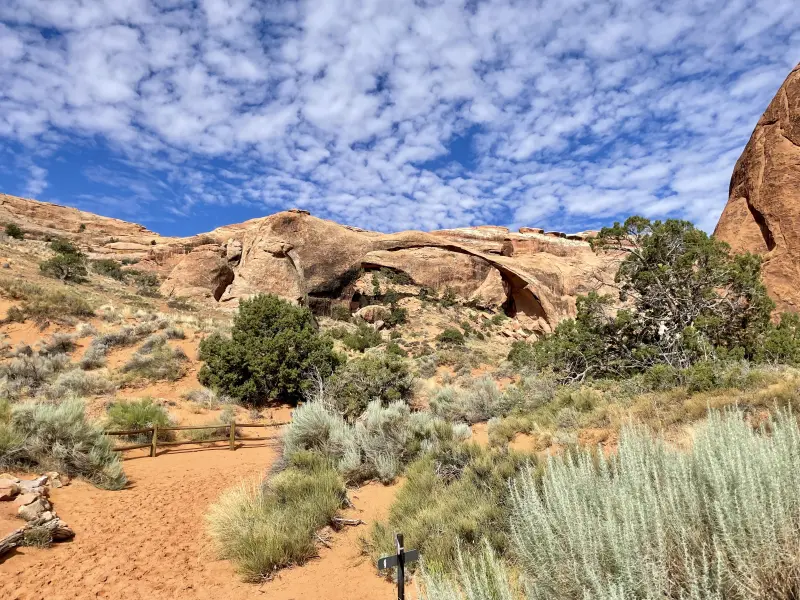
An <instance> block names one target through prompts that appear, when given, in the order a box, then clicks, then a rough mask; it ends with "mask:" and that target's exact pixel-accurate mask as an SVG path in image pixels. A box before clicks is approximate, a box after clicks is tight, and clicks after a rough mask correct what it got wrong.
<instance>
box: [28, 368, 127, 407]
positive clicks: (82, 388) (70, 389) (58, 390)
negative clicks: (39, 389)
mask: <svg viewBox="0 0 800 600" xmlns="http://www.w3.org/2000/svg"><path fill="white" fill-rule="evenodd" d="M114 390H115V386H114V383H113V382H112V381H111V380H110V379H108V377H106V376H105V375H103V374H102V373H87V372H86V371H82V370H80V369H73V370H71V371H63V372H61V373H59V375H58V376H57V377H56V379H55V381H53V382H52V383H49V384H47V385H46V386H44V388H43V391H44V396H45V398H47V399H48V400H62V399H64V398H67V397H83V396H98V395H101V394H109V393H111V392H113V391H114Z"/></svg>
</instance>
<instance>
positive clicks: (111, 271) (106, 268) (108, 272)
mask: <svg viewBox="0 0 800 600" xmlns="http://www.w3.org/2000/svg"><path fill="white" fill-rule="evenodd" d="M90 264H91V267H92V271H94V272H95V273H98V274H99V275H104V276H106V277H111V278H112V279H116V280H117V281H124V279H125V271H123V270H122V265H121V264H120V263H118V262H117V261H115V260H113V259H110V258H102V259H100V260H93V261H92V262H91V263H90Z"/></svg>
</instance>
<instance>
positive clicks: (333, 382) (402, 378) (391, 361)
mask: <svg viewBox="0 0 800 600" xmlns="http://www.w3.org/2000/svg"><path fill="white" fill-rule="evenodd" d="M413 392H414V377H413V376H412V375H411V372H410V371H409V369H408V365H407V364H406V362H405V361H403V360H401V359H399V358H396V357H394V356H391V355H386V354H376V355H372V356H364V357H363V358H356V359H353V360H349V361H348V362H347V363H346V364H344V365H342V366H341V367H339V368H338V369H337V370H336V371H335V372H334V374H333V375H332V376H331V377H330V379H328V382H327V385H326V393H327V396H328V398H329V401H330V402H331V403H332V404H333V405H334V406H335V407H336V408H337V410H339V411H340V412H341V413H342V414H343V415H344V416H345V418H347V419H349V420H351V421H352V420H355V418H356V417H358V416H359V415H360V414H361V413H362V412H364V410H366V408H367V405H368V404H369V403H370V402H371V401H372V400H379V401H380V402H381V404H384V405H386V404H389V403H391V402H395V401H397V400H403V401H408V400H409V399H410V398H411V396H412V395H413Z"/></svg>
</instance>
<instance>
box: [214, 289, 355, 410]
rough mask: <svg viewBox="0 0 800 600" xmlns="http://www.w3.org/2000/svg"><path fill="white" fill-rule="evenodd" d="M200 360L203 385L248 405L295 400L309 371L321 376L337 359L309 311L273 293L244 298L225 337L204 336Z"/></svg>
mask: <svg viewBox="0 0 800 600" xmlns="http://www.w3.org/2000/svg"><path fill="white" fill-rule="evenodd" d="M200 359H201V360H202V361H204V362H205V364H204V365H203V368H202V370H201V371H200V376H199V379H200V382H201V383H202V384H203V385H205V386H208V387H211V388H213V389H215V390H217V391H219V392H221V393H224V394H226V395H228V396H230V397H232V398H234V399H236V400H239V401H242V402H247V403H250V404H263V403H265V402H268V401H277V400H280V401H288V402H293V403H296V402H297V401H298V400H300V399H301V398H302V393H303V390H304V388H305V387H306V386H307V383H306V381H307V380H306V377H307V375H308V374H309V373H310V372H311V371H312V370H313V371H315V372H317V373H319V375H320V377H323V378H326V377H328V376H329V375H330V374H331V373H332V372H333V370H334V368H335V367H336V365H337V364H338V363H339V361H340V359H339V357H338V356H337V355H336V354H335V353H334V352H333V343H332V341H331V340H330V339H329V338H326V337H324V336H320V335H318V331H317V328H316V326H315V323H314V318H313V316H312V315H311V312H310V311H309V310H308V309H307V308H303V307H296V306H293V305H291V304H289V303H288V302H286V301H285V300H281V299H279V298H277V297H275V296H256V297H254V298H252V299H250V300H245V301H243V302H242V303H241V305H240V307H239V311H238V312H237V314H236V316H235V317H234V321H233V327H232V329H231V335H230V337H225V336H223V335H221V334H212V335H211V336H209V337H207V338H206V339H204V340H203V342H202V344H201V345H200Z"/></svg>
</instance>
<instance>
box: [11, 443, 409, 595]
mask: <svg viewBox="0 0 800 600" xmlns="http://www.w3.org/2000/svg"><path fill="white" fill-rule="evenodd" d="M274 458H275V451H274V450H273V449H272V448H266V447H263V446H261V447H251V448H240V449H238V450H237V451H236V452H235V453H232V452H230V451H228V450H227V449H222V448H221V449H203V450H197V451H194V450H189V451H180V452H178V451H173V452H170V453H168V454H163V455H160V456H158V457H157V458H155V459H151V458H133V459H130V460H127V461H126V463H125V466H126V472H127V473H128V476H129V478H130V480H131V485H130V486H129V488H127V489H125V490H123V491H120V492H109V491H103V490H98V489H96V488H94V487H92V486H90V485H88V484H86V483H84V482H80V481H77V482H74V483H73V484H72V485H70V486H68V487H66V488H63V489H60V490H55V491H54V492H53V497H52V498H53V502H54V504H55V507H56V510H57V511H58V513H59V516H60V517H62V518H63V519H64V520H65V521H66V522H67V523H69V525H70V526H71V527H72V528H73V529H74V530H75V532H76V533H77V536H76V538H75V540H74V541H73V542H70V543H65V544H59V545H56V546H54V547H52V548H50V549H46V550H38V549H33V548H22V549H19V550H18V551H17V552H16V553H12V554H11V555H9V557H8V558H6V560H5V561H4V562H0V598H3V600H45V599H47V600H66V599H76V600H77V599H81V600H83V599H91V598H114V599H124V600H140V599H141V600H162V599H163V600H194V599H203V600H205V599H208V600H211V599H214V600H219V599H220V598H225V599H226V600H237V599H245V598H247V599H250V598H254V597H264V598H270V599H273V598H274V599H280V600H291V599H296V600H300V599H303V598H309V599H326V598H327V599H330V600H383V599H385V600H389V599H391V598H392V597H393V588H392V586H391V585H390V584H389V583H387V582H386V581H384V580H382V579H380V578H378V577H377V576H376V575H375V571H374V569H373V567H372V566H371V564H370V562H369V561H368V560H365V559H364V558H363V557H360V556H359V550H358V536H359V534H361V533H366V532H367V526H360V527H356V528H346V529H345V530H344V531H342V532H339V533H337V534H335V535H334V537H333V539H332V549H327V548H322V550H321V552H320V557H319V558H317V559H314V560H312V561H311V562H309V563H308V564H306V565H304V566H302V567H295V568H292V569H287V570H285V571H283V572H281V574H280V575H279V576H278V577H277V578H276V579H274V580H273V581H269V582H266V583H264V584H262V585H253V584H246V583H242V582H241V581H240V580H239V578H238V577H237V575H236V574H235V572H234V570H233V567H232V565H231V564H230V563H228V562H226V561H220V560H217V559H216V558H215V557H214V555H213V553H212V552H211V550H210V548H209V542H208V539H207V537H206V535H205V531H204V521H203V517H204V514H205V512H206V510H207V508H208V506H209V504H211V503H212V502H213V501H214V500H216V499H217V498H218V497H219V495H220V493H221V492H222V491H223V490H224V489H225V488H227V487H229V486H231V485H234V484H236V483H238V482H239V481H241V480H242V479H245V478H247V477H252V476H253V475H256V474H259V473H262V472H264V471H265V470H266V469H267V468H268V467H269V465H270V464H271V463H272V461H273V460H274ZM393 495H394V490H393V489H392V488H386V487H383V486H380V485H369V486H366V487H365V488H362V489H361V490H359V491H357V492H354V494H353V496H354V497H353V502H354V504H355V507H356V508H355V509H351V510H349V511H348V514H349V515H351V516H359V517H360V518H362V519H363V520H365V521H368V522H370V521H371V520H372V519H374V518H376V517H379V516H382V515H383V513H384V512H385V510H386V508H387V507H388V505H389V504H390V503H391V499H392V497H393Z"/></svg>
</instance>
